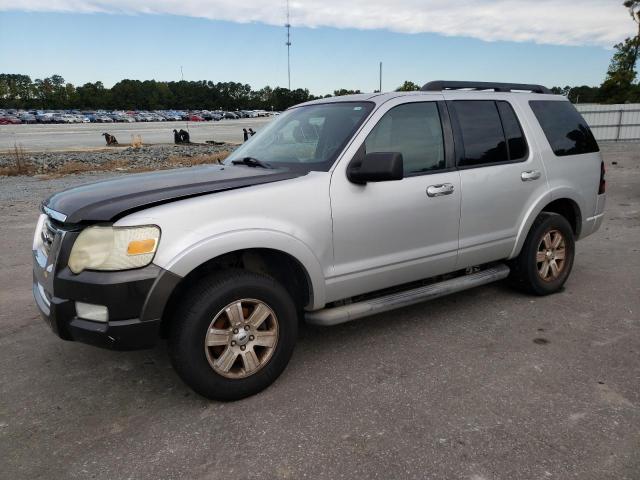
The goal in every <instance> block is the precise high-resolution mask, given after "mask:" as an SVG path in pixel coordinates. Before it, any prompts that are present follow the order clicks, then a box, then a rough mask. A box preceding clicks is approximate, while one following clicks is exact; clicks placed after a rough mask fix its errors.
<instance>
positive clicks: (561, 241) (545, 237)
mask: <svg viewBox="0 0 640 480" xmlns="http://www.w3.org/2000/svg"><path fill="white" fill-rule="evenodd" d="M574 256H575V240H574V238H573V231H572V229H571V225H570V224H569V222H568V221H567V219H566V218H564V217H563V216H562V215H559V214H557V213H549V212H543V213H541V214H540V215H539V216H538V218H536V220H535V222H534V223H533V225H532V227H531V230H530V231H529V235H528V236H527V239H526V240H525V242H524V245H523V247H522V251H521V252H520V255H519V256H518V257H517V258H516V259H514V260H513V261H512V262H511V276H510V279H511V281H512V283H513V284H514V285H515V286H517V287H518V288H520V289H522V290H525V291H527V292H530V293H534V294H536V295H549V294H551V293H555V292H557V291H558V290H560V289H561V288H562V286H563V285H564V283H565V282H566V281H567V278H568V277H569V274H570V273H571V268H572V267H573V259H574Z"/></svg>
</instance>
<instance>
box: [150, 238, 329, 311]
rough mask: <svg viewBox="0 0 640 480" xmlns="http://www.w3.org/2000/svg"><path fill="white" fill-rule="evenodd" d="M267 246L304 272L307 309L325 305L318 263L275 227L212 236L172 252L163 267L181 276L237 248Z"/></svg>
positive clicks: (299, 242) (300, 243)
mask: <svg viewBox="0 0 640 480" xmlns="http://www.w3.org/2000/svg"><path fill="white" fill-rule="evenodd" d="M250 248H268V249H272V250H278V251H280V252H282V253H286V254H288V255H290V256H292V257H293V258H295V259H296V260H297V261H298V262H299V263H300V265H301V266H302V268H303V269H304V270H305V272H306V274H307V278H308V281H309V284H310V285H309V286H310V288H311V299H310V302H309V304H308V305H307V308H309V309H312V310H316V309H319V308H322V307H324V305H325V303H326V302H325V298H326V296H325V278H324V274H323V270H322V265H321V263H320V261H319V260H318V258H317V257H316V256H315V254H314V253H313V251H312V250H311V249H310V248H309V246H307V245H306V244H305V243H304V242H303V241H302V240H300V239H298V238H296V237H294V236H292V235H289V234H287V233H283V232H280V231H276V230H269V229H261V228H256V229H246V230H235V231H229V232H224V233H220V234H217V235H212V236H210V237H207V238H204V239H202V240H200V241H199V242H197V243H195V244H194V245H191V246H190V247H189V248H187V249H185V250H183V251H181V252H180V253H178V254H177V255H175V256H174V257H173V258H172V259H171V260H170V261H169V262H168V263H167V264H166V265H161V266H162V267H163V268H165V269H167V270H169V271H171V272H173V273H175V274H177V275H180V276H181V277H184V276H186V275H188V274H189V273H190V272H191V271H193V270H194V269H195V268H197V267H198V266H200V265H202V264H203V263H205V262H207V261H209V260H211V259H213V258H216V257H219V256H221V255H224V254H226V253H231V252H234V251H238V250H245V249H250Z"/></svg>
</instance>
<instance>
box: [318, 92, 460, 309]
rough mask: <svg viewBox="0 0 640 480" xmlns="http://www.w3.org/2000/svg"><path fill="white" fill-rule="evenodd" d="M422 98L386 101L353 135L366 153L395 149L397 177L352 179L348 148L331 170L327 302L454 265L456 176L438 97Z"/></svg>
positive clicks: (355, 146) (450, 143)
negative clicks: (400, 170)
mask: <svg viewBox="0 0 640 480" xmlns="http://www.w3.org/2000/svg"><path fill="white" fill-rule="evenodd" d="M424 99H425V97H424V96H420V97H417V96H416V97H414V99H412V100H411V101H409V102H407V98H406V97H404V98H402V97H401V98H399V99H395V100H394V101H391V102H389V103H388V104H385V108H384V110H379V111H378V112H376V113H375V114H374V116H373V117H372V118H371V119H370V120H369V122H367V125H365V127H364V128H363V130H362V132H361V133H360V134H359V135H358V136H357V138H356V139H355V140H354V143H355V145H354V146H353V148H360V149H362V148H364V149H365V151H366V153H372V152H400V153H402V156H403V161H404V178H403V179H402V180H398V181H386V182H369V183H367V184H366V185H357V184H354V183H351V182H350V181H349V180H348V179H347V176H346V166H347V165H348V163H349V162H350V161H351V158H352V157H353V155H351V158H349V157H343V158H342V159H341V161H340V164H339V165H338V166H337V167H336V169H335V170H334V172H333V176H332V180H331V188H330V193H331V210H332V218H333V246H334V267H333V270H332V274H331V275H330V278H328V279H327V301H334V300H338V299H342V298H347V297H351V296H354V295H357V294H360V293H365V292H370V291H374V290H379V289H382V288H386V287H390V286H393V285H398V284H402V283H406V282H411V281H414V280H418V279H421V278H426V277H430V276H434V275H438V274H442V273H445V272H449V271H451V270H453V269H454V268H455V265H456V256H457V250H458V227H459V216H460V179H459V174H458V172H457V171H456V170H455V169H454V168H453V151H452V150H453V148H452V137H451V130H450V127H449V122H448V116H447V115H446V110H445V109H446V107H445V105H444V102H442V101H436V100H438V98H437V97H435V96H434V101H424ZM443 120H444V122H443ZM443 125H444V126H443ZM353 148H352V149H351V151H353Z"/></svg>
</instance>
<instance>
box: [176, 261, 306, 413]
mask: <svg viewBox="0 0 640 480" xmlns="http://www.w3.org/2000/svg"><path fill="white" fill-rule="evenodd" d="M238 305H240V307H238ZM253 313H255V315H253V316H252V314H253ZM263 317H264V320H262V323H259V324H258V322H260V321H261V319H262V318H263ZM252 319H253V320H252ZM250 324H251V325H250ZM255 325H257V326H255ZM245 326H246V327H247V329H246V330H245V328H244V327H245ZM297 334H298V318H297V313H296V306H295V304H294V302H293V300H292V299H291V297H290V295H289V294H288V292H287V291H286V290H285V289H284V287H282V285H280V284H279V283H277V282H276V281H275V280H274V279H272V278H270V277H267V276H265V275H260V274H256V273H252V272H248V271H244V270H224V271H220V272H218V273H216V274H213V275H211V276H208V277H205V278H204V279H202V280H201V281H200V283H199V284H198V285H197V287H196V288H194V289H192V290H191V291H190V292H189V293H188V294H187V295H185V297H183V298H182V300H181V302H180V304H178V306H177V308H176V309H175V313H174V318H173V319H172V322H171V328H170V331H169V355H170V358H171V363H172V364H173V367H174V368H175V370H176V371H177V373H178V375H179V376H180V378H182V380H183V381H184V382H185V383H186V384H187V385H188V386H189V387H191V388H192V389H193V390H194V391H196V392H197V393H199V394H200V395H202V396H204V397H207V398H210V399H212V400H222V401H231V400H239V399H241V398H244V397H248V396H250V395H254V394H256V393H258V392H260V391H261V390H263V389H264V388H266V387H268V386H269V385H271V384H272V383H273V382H274V381H275V380H276V379H277V378H278V376H279V375H280V374H281V373H282V372H283V371H284V369H285V367H286V366H287V364H288V363H289V359H290V358H291V355H292V353H293V349H294V347H295V343H296V339H297ZM206 341H207V342H209V343H210V344H211V346H206V345H205V342H206ZM231 362H232V363H231Z"/></svg>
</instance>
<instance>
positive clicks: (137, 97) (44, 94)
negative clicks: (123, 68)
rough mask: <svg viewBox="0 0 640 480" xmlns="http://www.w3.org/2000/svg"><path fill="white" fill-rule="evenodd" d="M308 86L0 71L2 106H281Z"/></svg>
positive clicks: (301, 96) (298, 98)
mask: <svg viewBox="0 0 640 480" xmlns="http://www.w3.org/2000/svg"><path fill="white" fill-rule="evenodd" d="M315 98H317V97H314V96H313V95H311V94H310V93H309V90H307V89H302V88H298V89H296V90H289V89H286V88H281V87H277V88H271V87H268V86H267V87H264V88H262V89H260V90H252V88H251V86H250V85H248V84H243V83H239V82H218V83H214V82H211V81H206V80H201V81H185V80H183V81H179V82H159V81H156V80H144V81H140V80H129V79H125V80H122V81H120V82H118V83H116V84H115V85H114V86H113V87H111V88H106V87H105V86H104V84H103V83H102V82H95V83H85V84H84V85H80V86H75V85H73V84H72V83H69V82H66V81H65V79H64V78H63V77H62V76H60V75H52V76H51V77H47V78H44V79H39V78H38V79H35V80H32V79H31V78H30V77H29V76H28V75H20V74H7V73H2V74H0V108H25V109H45V110H46V109H52V110H53V109H65V110H66V109H80V110H88V109H92V110H96V109H108V110H168V109H176V110H194V109H207V110H215V109H221V110H235V109H264V110H276V111H277V110H284V109H286V108H288V107H290V106H291V105H295V104H297V103H301V102H305V101H308V100H313V99H315Z"/></svg>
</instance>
